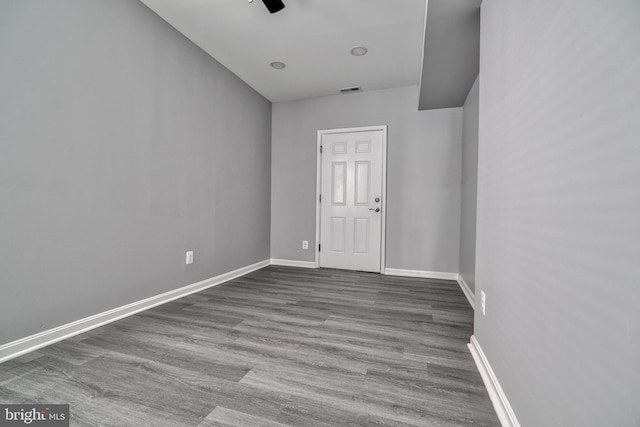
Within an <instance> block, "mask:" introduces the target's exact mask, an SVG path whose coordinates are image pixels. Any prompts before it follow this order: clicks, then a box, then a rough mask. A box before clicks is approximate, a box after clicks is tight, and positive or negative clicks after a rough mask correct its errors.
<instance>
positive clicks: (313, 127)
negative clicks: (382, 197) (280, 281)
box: [271, 86, 462, 272]
mask: <svg viewBox="0 0 640 427" xmlns="http://www.w3.org/2000/svg"><path fill="white" fill-rule="evenodd" d="M417 102H418V88H417V87H413V86H412V87H404V88H398V89H388V90H379V91H371V92H362V93H359V94H350V95H335V96H327V97H322V98H314V99H309V100H302V101H291V102H283V103H275V104H273V125H272V126H273V127H272V146H273V149H272V177H271V179H272V187H271V194H272V211H271V218H272V221H271V236H272V239H271V256H272V258H282V259H289V260H300V261H313V260H314V250H313V248H315V230H316V228H315V227H316V226H315V215H316V210H315V206H316V205H315V194H316V140H317V131H318V130H319V129H329V128H345V127H357V126H370V125H388V127H389V128H388V131H389V134H388V139H389V140H388V150H387V151H388V157H387V265H386V267H388V268H402V269H412V270H428V271H442V272H457V271H458V255H459V242H460V167H461V151H462V150H461V139H462V136H461V134H462V108H453V109H446V110H432V111H417V109H416V105H417ZM302 240H309V245H310V249H309V250H302V249H301V242H302Z"/></svg>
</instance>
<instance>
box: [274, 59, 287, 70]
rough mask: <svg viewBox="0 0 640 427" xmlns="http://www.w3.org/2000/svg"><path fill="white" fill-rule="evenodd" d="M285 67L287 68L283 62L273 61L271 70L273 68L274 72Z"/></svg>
mask: <svg viewBox="0 0 640 427" xmlns="http://www.w3.org/2000/svg"><path fill="white" fill-rule="evenodd" d="M286 66H287V64H285V63H284V62H280V61H273V62H272V63H271V68H275V69H276V70H282V69H283V68H284V67H286Z"/></svg>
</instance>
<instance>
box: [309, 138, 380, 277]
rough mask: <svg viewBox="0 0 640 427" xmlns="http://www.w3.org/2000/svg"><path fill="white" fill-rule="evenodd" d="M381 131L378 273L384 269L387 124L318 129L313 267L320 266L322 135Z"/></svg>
mask: <svg viewBox="0 0 640 427" xmlns="http://www.w3.org/2000/svg"><path fill="white" fill-rule="evenodd" d="M370 131H382V204H381V206H380V208H381V209H382V218H381V221H382V230H381V231H380V273H382V274H383V272H384V271H385V263H386V246H387V244H386V235H387V125H379V126H363V127H355V128H339V129H323V130H319V131H318V136H317V142H316V159H317V160H316V247H315V252H316V254H315V255H316V256H315V267H316V268H320V251H318V244H319V243H320V220H321V218H320V193H321V191H322V155H321V154H320V146H321V145H322V136H323V135H330V134H334V133H348V132H370Z"/></svg>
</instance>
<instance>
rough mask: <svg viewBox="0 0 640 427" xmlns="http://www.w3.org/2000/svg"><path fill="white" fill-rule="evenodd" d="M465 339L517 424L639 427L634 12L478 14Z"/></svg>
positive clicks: (630, 8) (639, 98)
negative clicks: (472, 237) (473, 296)
mask: <svg viewBox="0 0 640 427" xmlns="http://www.w3.org/2000/svg"><path fill="white" fill-rule="evenodd" d="M481 28H482V30H481V31H482V34H481V44H482V45H481V59H480V134H479V138H480V139H479V168H478V223H477V226H478V233H477V239H478V244H477V254H476V255H477V263H476V293H479V292H478V291H479V290H484V291H485V292H486V295H487V313H486V316H482V313H481V312H480V310H476V313H475V335H476V337H477V338H478V340H479V342H480V345H481V346H482V348H483V350H484V352H485V353H486V355H487V357H488V360H489V362H490V363H491V365H492V367H493V369H494V371H495V373H496V375H497V378H498V380H499V381H500V383H501V385H502V387H503V389H504V391H505V393H506V395H507V397H508V399H509V401H510V402H511V404H512V406H513V408H514V410H515V413H516V415H517V417H518V419H519V420H520V422H521V425H522V426H524V427H537V426H546V427H554V426H581V427H588V426H594V427H595V426H616V427H624V426H638V425H640V84H639V83H638V82H639V79H638V77H639V76H640V2H638V1H637V0H614V1H582V0H565V1H561V2H557V1H550V0H549V1H529V2H513V1H511V0H485V1H484V2H483V4H482V26H481Z"/></svg>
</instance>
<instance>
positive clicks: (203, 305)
mask: <svg viewBox="0 0 640 427" xmlns="http://www.w3.org/2000/svg"><path fill="white" fill-rule="evenodd" d="M472 325H473V311H472V310H471V308H470V306H469V304H468V302H467V301H466V299H465V297H464V295H463V293H462V291H461V290H460V288H459V287H458V285H457V284H456V283H454V282H450V281H444V280H427V279H411V278H402V277H390V276H382V275H378V274H370V273H359V272H349V271H341V270H325V269H322V270H308V269H297V268H289V267H275V266H270V267H266V268H264V269H262V270H259V271H257V272H254V273H252V274H249V275H247V276H244V277H241V278H239V279H236V280H233V281H231V282H228V283H226V284H223V285H219V286H217V287H214V288H210V289H208V290H205V291H203V292H200V293H197V294H193V295H191V296H188V297H185V298H182V299H180V300H176V301H174V302H171V303H168V304H165V305H163V306H159V307H156V308H154V309H151V310H148V311H146V312H143V313H140V314H138V315H135V316H131V317H128V318H126V319H123V320H120V321H118V322H115V323H112V324H110V325H107V326H103V327H101V328H98V329H95V330H93V331H90V332H87V333H85V334H82V335H78V336H76V337H73V338H71V339H68V340H66V341H63V342H60V343H57V344H54V345H52V346H49V347H46V348H43V349H41V350H39V351H36V352H33V353H30V354H27V355H25V356H22V357H19V358H17V359H13V360H10V361H8V362H5V363H3V364H0V402H2V403H68V404H70V405H71V425H78V426H85V425H87V426H93V425H96V426H97V425H102V426H136V427H140V426H153V427H158V426H202V427H204V426H243V427H246V426H461V425H473V426H499V425H500V424H499V422H498V419H497V417H496V415H495V412H494V410H493V407H492V406H491V402H490V401H489V397H488V395H487V391H486V389H485V388H484V385H483V383H482V380H481V378H480V375H479V373H478V371H477V369H476V367H475V365H474V364H473V361H472V358H471V355H470V353H469V351H468V349H467V347H466V343H467V342H468V340H469V337H470V336H471V334H472Z"/></svg>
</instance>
